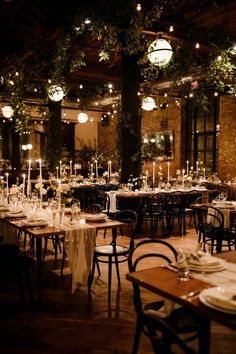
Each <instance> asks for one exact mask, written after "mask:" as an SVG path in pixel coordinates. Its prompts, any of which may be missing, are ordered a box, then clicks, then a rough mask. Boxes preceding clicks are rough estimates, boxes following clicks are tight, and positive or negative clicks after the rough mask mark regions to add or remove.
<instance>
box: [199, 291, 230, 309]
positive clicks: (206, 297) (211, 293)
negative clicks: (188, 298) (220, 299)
mask: <svg viewBox="0 0 236 354" xmlns="http://www.w3.org/2000/svg"><path fill="white" fill-rule="evenodd" d="M222 290H223V291H224V289H223V288H221V287H213V288H208V289H204V290H203V291H201V293H200V294H199V297H198V298H199V300H200V301H201V302H202V303H203V304H204V305H206V306H208V307H210V308H212V309H214V310H217V311H220V312H224V313H230V314H236V309H235V310H234V309H229V308H225V307H222V306H217V305H216V304H215V303H214V304H213V303H212V302H210V301H209V299H210V297H211V296H217V295H219V296H220V294H222Z"/></svg>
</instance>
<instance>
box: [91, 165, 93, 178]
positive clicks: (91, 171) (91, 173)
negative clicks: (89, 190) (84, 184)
mask: <svg viewBox="0 0 236 354" xmlns="http://www.w3.org/2000/svg"><path fill="white" fill-rule="evenodd" d="M90 175H91V176H90V178H91V180H92V179H93V163H91V165H90Z"/></svg>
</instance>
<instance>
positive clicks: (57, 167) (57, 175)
mask: <svg viewBox="0 0 236 354" xmlns="http://www.w3.org/2000/svg"><path fill="white" fill-rule="evenodd" d="M56 170H57V179H58V166H57V167H56Z"/></svg>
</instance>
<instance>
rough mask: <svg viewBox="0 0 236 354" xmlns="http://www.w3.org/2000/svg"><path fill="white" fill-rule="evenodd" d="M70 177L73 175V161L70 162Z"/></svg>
mask: <svg viewBox="0 0 236 354" xmlns="http://www.w3.org/2000/svg"><path fill="white" fill-rule="evenodd" d="M70 175H72V161H70Z"/></svg>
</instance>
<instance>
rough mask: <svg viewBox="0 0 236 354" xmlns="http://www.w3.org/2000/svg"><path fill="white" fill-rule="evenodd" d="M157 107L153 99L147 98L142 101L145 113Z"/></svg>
mask: <svg viewBox="0 0 236 354" xmlns="http://www.w3.org/2000/svg"><path fill="white" fill-rule="evenodd" d="M155 107H156V103H155V100H154V99H153V98H152V97H145V98H144V99H143V101H142V109H144V111H152V110H153V109H154V108H155Z"/></svg>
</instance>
